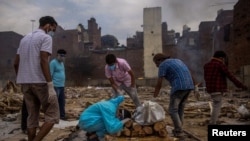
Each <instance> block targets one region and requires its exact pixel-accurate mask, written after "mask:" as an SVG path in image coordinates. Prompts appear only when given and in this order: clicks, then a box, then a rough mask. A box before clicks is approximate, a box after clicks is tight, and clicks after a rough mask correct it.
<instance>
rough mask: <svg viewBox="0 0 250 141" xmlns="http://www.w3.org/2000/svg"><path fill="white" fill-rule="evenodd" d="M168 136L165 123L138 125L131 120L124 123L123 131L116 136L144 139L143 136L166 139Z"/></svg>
mask: <svg viewBox="0 0 250 141" xmlns="http://www.w3.org/2000/svg"><path fill="white" fill-rule="evenodd" d="M167 134H168V132H167V129H166V123H165V122H164V121H159V122H156V123H154V124H153V125H140V124H138V123H137V122H135V121H133V120H129V121H128V122H126V123H125V125H124V128H123V130H122V131H121V132H120V133H118V134H117V136H125V137H145V136H152V135H153V136H160V137H166V136H167Z"/></svg>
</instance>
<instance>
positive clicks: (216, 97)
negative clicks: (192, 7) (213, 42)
mask: <svg viewBox="0 0 250 141" xmlns="http://www.w3.org/2000/svg"><path fill="white" fill-rule="evenodd" d="M227 63H228V62H227V55H226V53H225V52H224V51H216V52H215V53H214V55H213V58H212V59H211V60H210V61H209V62H208V63H206V64H205V65H204V79H205V82H206V89H207V92H208V93H209V94H210V95H211V99H212V112H211V118H210V124H217V120H218V117H219V114H220V110H221V105H222V97H223V93H224V92H226V91H227V78H228V79H229V80H230V81H232V82H233V83H234V85H235V86H236V87H238V88H242V89H243V90H247V89H248V88H247V86H245V85H244V84H242V83H241V82H240V81H239V80H237V79H236V78H235V76H234V75H233V74H232V73H231V72H230V71H229V70H228V68H227Z"/></svg>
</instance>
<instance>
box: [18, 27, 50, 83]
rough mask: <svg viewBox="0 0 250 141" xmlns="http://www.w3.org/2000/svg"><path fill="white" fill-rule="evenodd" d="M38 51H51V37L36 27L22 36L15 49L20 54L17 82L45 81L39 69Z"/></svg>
mask: <svg viewBox="0 0 250 141" xmlns="http://www.w3.org/2000/svg"><path fill="white" fill-rule="evenodd" d="M40 51H45V52H48V53H50V54H51V53H52V38H51V37H50V36H49V35H47V34H46V33H45V32H44V31H43V30H41V29H37V30H35V31H34V32H32V33H29V34H27V35H26V36H25V37H23V39H22V40H21V42H20V45H19V48H18V49H17V54H19V56H20V62H19V68H18V73H17V80H16V82H17V83H18V84H25V83H46V80H45V77H44V75H43V72H42V69H41V63H40ZM48 59H49V58H48Z"/></svg>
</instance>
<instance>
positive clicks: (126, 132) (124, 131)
mask: <svg viewBox="0 0 250 141" xmlns="http://www.w3.org/2000/svg"><path fill="white" fill-rule="evenodd" d="M122 135H124V136H127V137H130V136H131V131H130V130H129V129H128V128H126V127H124V128H123V130H122Z"/></svg>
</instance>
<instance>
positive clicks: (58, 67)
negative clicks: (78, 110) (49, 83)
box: [50, 49, 67, 120]
mask: <svg viewBox="0 0 250 141" xmlns="http://www.w3.org/2000/svg"><path fill="white" fill-rule="evenodd" d="M66 54H67V52H66V51H65V50H64V49H59V50H58V51H57V56H56V58H55V59H53V60H51V61H50V74H51V77H52V80H53V84H54V88H55V91H56V94H57V98H58V103H59V109H60V119H62V120H66V116H65V95H64V86H65V68H64V61H65V56H66Z"/></svg>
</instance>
